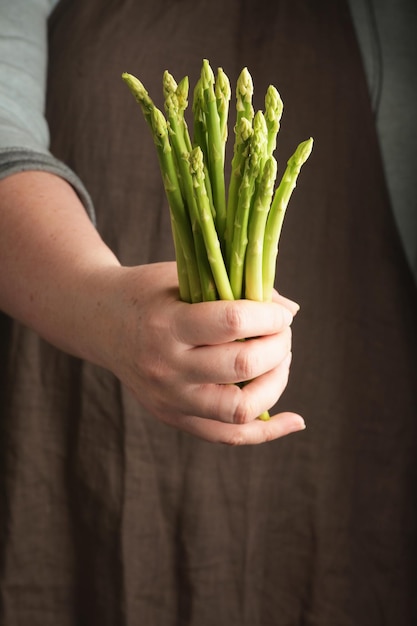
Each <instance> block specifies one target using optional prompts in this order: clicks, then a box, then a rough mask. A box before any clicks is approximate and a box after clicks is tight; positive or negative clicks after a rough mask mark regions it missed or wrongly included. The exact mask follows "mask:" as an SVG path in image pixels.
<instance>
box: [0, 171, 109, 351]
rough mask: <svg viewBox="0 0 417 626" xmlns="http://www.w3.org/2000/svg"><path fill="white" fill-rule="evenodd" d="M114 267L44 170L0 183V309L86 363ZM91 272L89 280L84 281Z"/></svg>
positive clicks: (70, 194)
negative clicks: (102, 296) (106, 281)
mask: <svg viewBox="0 0 417 626" xmlns="http://www.w3.org/2000/svg"><path fill="white" fill-rule="evenodd" d="M117 266H119V263H118V260H117V259H116V257H115V256H114V254H113V253H112V252H111V250H110V249H109V248H108V247H107V246H106V245H105V244H104V242H103V241H102V239H101V238H100V236H99V234H98V233H97V231H96V230H95V228H94V226H93V225H92V223H91V221H90V220H89V218H88V216H87V214H86V212H85V209H84V207H83V205H82V204H81V202H80V200H79V199H78V196H77V195H76V193H75V192H74V190H73V189H72V188H71V187H70V185H68V184H67V183H66V182H65V181H64V180H62V179H60V178H58V177H56V176H54V175H52V174H48V173H44V172H25V173H21V174H15V175H13V176H9V177H7V178H6V179H4V180H2V181H0V308H1V309H2V310H3V311H5V312H6V313H8V314H9V315H11V316H12V317H15V318H16V319H18V320H20V321H21V322H22V323H24V324H26V325H27V326H29V327H31V328H33V329H34V330H36V331H37V332H38V333H39V334H40V335H41V336H43V337H44V338H45V339H47V340H48V341H50V342H52V343H53V344H54V345H56V346H58V347H59V348H61V349H64V350H66V351H68V352H70V353H72V354H74V355H76V356H80V357H83V358H87V359H90V360H93V361H97V360H100V357H99V355H98V354H97V353H96V350H95V347H94V346H93V337H92V335H91V330H92V325H93V324H97V321H98V320H97V319H95V318H96V317H97V311H98V307H99V306H100V304H99V302H100V296H99V290H100V285H101V284H102V283H101V282H100V280H99V276H102V277H103V279H104V274H105V272H106V271H109V270H111V269H112V268H115V267H117ZM93 275H94V276H96V277H97V280H96V281H94V280H92V277H93Z"/></svg>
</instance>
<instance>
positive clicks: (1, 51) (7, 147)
mask: <svg viewBox="0 0 417 626" xmlns="http://www.w3.org/2000/svg"><path fill="white" fill-rule="evenodd" d="M55 4H56V0H2V2H1V3H0V178H4V177H5V176H8V175H10V174H13V173H15V172H22V171H27V170H43V171H48V172H51V173H53V174H57V175H58V176H61V177H62V178H64V179H65V180H67V181H68V182H69V183H70V184H71V185H72V186H73V187H74V188H75V190H76V191H77V193H78V195H79V197H80V198H81V200H82V202H83V203H84V206H85V207H86V210H87V212H88V213H89V215H90V217H91V219H92V220H93V221H94V209H93V204H92V201H91V198H90V196H89V194H88V192H87V190H86V189H85V187H84V185H83V183H82V181H81V180H80V179H79V178H78V176H77V175H76V174H75V173H74V172H73V171H72V170H71V169H70V168H68V167H67V166H66V165H65V164H64V163H62V162H61V161H59V160H58V159H56V158H55V157H54V156H53V155H51V153H50V152H49V150H48V146H49V133H48V126H47V123H46V120H45V117H44V107H45V87H46V66H47V19H48V16H49V14H50V12H51V10H52V9H53V7H54V5H55Z"/></svg>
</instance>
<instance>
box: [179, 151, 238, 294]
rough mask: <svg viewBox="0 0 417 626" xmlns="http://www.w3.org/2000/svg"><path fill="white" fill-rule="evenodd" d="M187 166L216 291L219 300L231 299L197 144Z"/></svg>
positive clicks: (201, 156) (201, 154)
mask: <svg viewBox="0 0 417 626" xmlns="http://www.w3.org/2000/svg"><path fill="white" fill-rule="evenodd" d="M189 167H190V173H191V177H192V180H193V187H194V194H195V199H196V204H197V207H198V213H199V217H200V225H201V229H202V232H203V237H204V243H205V246H206V251H207V257H208V260H209V263H210V267H211V270H212V273H213V277H214V281H215V283H216V287H217V291H218V294H219V297H220V299H221V300H233V292H232V289H231V287H230V282H229V277H228V275H227V270H226V266H225V263H224V259H223V255H222V251H221V247H220V241H219V237H218V233H217V231H216V226H215V224H214V219H213V215H212V212H211V209H210V203H209V199H208V196H207V191H206V187H205V184H204V163H203V152H202V150H201V148H200V147H199V146H197V147H196V148H194V149H193V150H192V152H191V153H190V156H189Z"/></svg>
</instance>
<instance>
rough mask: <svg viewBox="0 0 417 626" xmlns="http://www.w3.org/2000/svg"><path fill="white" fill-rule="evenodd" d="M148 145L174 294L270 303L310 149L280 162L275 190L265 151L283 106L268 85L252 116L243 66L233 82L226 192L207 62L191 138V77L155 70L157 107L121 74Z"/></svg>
mask: <svg viewBox="0 0 417 626" xmlns="http://www.w3.org/2000/svg"><path fill="white" fill-rule="evenodd" d="M122 77H123V80H124V81H125V82H126V84H127V85H128V87H129V88H130V90H131V92H132V94H133V95H134V97H135V98H136V100H137V102H138V103H139V104H140V106H141V108H142V111H143V114H144V117H145V120H146V121H147V123H148V125H149V127H150V129H151V132H152V136H153V139H154V142H155V145H156V149H157V154H158V159H159V165H160V169H161V173H162V180H163V183H164V187H165V192H166V196H167V199H168V204H169V208H170V213H171V223H172V232H173V239H174V245H175V253H176V259H177V268H178V280H179V290H180V297H181V299H182V300H184V301H186V302H201V301H207V300H217V299H222V300H234V299H240V298H248V299H251V300H258V301H267V300H271V299H272V292H273V286H274V280H275V269H276V258H277V254H278V241H279V237H280V233H281V227H282V223H283V219H284V214H285V210H286V208H287V205H288V202H289V200H290V197H291V194H292V192H293V190H294V188H295V185H296V181H297V177H298V174H299V172H300V169H301V166H302V165H303V163H304V162H305V161H306V160H307V158H308V157H309V155H310V152H311V150H312V145H313V140H312V139H311V138H310V139H308V140H307V141H304V142H303V143H301V144H300V145H299V146H298V147H297V149H296V150H295V152H294V154H293V155H292V156H291V158H290V159H289V161H288V163H287V167H286V169H285V171H284V173H283V175H282V178H281V182H280V183H279V185H278V187H277V188H276V190H275V192H274V188H275V181H276V176H277V162H276V159H275V157H274V156H273V153H274V150H275V148H276V139H277V134H278V131H279V128H280V120H281V115H282V111H283V103H282V100H281V98H280V96H279V93H278V91H277V90H276V88H275V87H274V86H273V85H270V86H269V87H268V90H267V92H266V95H265V112H262V111H261V110H259V111H257V112H256V114H255V112H254V108H253V104H252V98H253V82H252V78H251V75H250V74H249V72H248V70H247V68H244V69H243V70H242V72H241V73H240V76H239V78H238V80H237V84H236V123H235V126H234V134H235V140H234V149H233V158H232V163H231V172H230V181H229V185H228V189H227V190H226V182H225V181H226V179H225V149H226V141H227V136H228V114H229V103H230V99H231V89H230V82H229V79H228V77H227V76H226V74H225V73H224V71H223V70H222V69H221V68H219V69H218V71H217V75H216V77H215V76H214V73H213V70H212V68H211V67H210V63H209V61H208V60H207V59H204V60H203V64H202V69H201V75H200V78H199V80H198V82H197V84H196V86H195V88H194V93H193V103H192V113H193V121H192V124H193V133H192V135H193V136H192V139H191V137H190V133H189V130H188V126H187V122H186V119H185V110H186V108H187V106H188V92H189V81H188V77H184V78H183V79H182V80H181V81H180V82H179V83H177V82H176V80H175V79H174V77H173V76H172V75H171V74H170V73H169V72H168V71H165V72H164V75H163V96H164V107H165V115H164V113H163V112H162V111H161V110H160V109H158V108H157V107H156V106H155V104H154V102H153V101H152V99H151V97H150V96H149V94H148V92H147V90H146V89H145V87H144V86H143V84H142V83H141V82H140V81H139V80H138V79H137V78H136V77H135V76H133V75H131V74H128V73H124V74H123V75H122Z"/></svg>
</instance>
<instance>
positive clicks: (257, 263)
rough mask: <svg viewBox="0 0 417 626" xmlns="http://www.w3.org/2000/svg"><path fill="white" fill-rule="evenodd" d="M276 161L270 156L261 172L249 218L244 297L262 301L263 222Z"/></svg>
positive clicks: (270, 196) (269, 202)
mask: <svg viewBox="0 0 417 626" xmlns="http://www.w3.org/2000/svg"><path fill="white" fill-rule="evenodd" d="M276 174H277V162H276V160H275V158H274V157H273V156H270V157H269V158H268V159H267V161H266V163H265V167H264V170H263V173H262V178H261V180H260V183H259V186H258V190H257V193H256V197H255V201H254V205H253V208H252V211H251V215H250V218H249V227H248V248H247V252H246V263H245V298H248V299H249V300H257V301H259V302H262V300H263V299H264V298H263V282H262V252H263V242H264V234H265V224H266V220H267V217H268V212H269V208H270V205H271V200H272V195H273V192H274V185H275V178H276Z"/></svg>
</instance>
